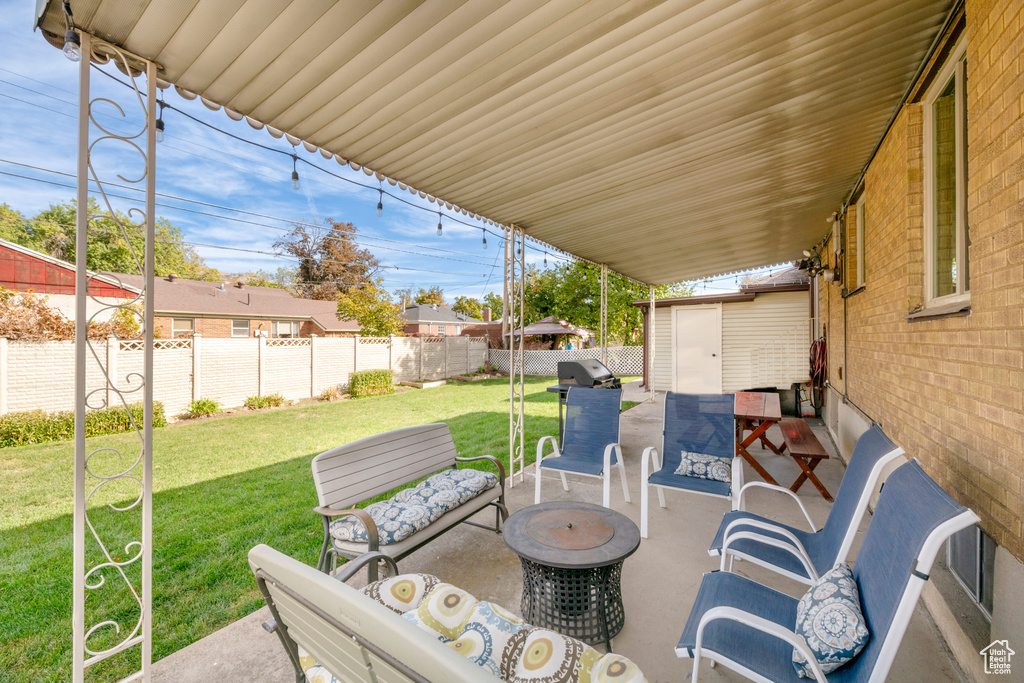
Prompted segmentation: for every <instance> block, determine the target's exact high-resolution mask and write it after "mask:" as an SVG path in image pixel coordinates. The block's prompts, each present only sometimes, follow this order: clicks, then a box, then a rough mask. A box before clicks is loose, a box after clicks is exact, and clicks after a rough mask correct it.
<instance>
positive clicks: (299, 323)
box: [112, 273, 359, 339]
mask: <svg viewBox="0 0 1024 683" xmlns="http://www.w3.org/2000/svg"><path fill="white" fill-rule="evenodd" d="M112 275H115V276H116V277H117V278H119V279H120V280H121V281H122V282H124V283H125V284H126V285H130V286H133V287H141V286H142V276H141V275H132V274H128V273H114V274H112ZM154 293H155V298H154V301H153V305H154V308H155V312H156V315H155V321H154V322H155V325H154V331H155V333H156V334H157V335H158V336H160V337H162V338H164V339H171V338H173V337H187V336H191V335H193V334H200V335H202V336H204V337H239V338H241V337H253V336H263V337H270V338H289V337H308V336H310V335H311V334H316V335H318V336H322V337H342V336H351V335H353V334H358V332H359V325H358V324H357V323H355V322H354V321H352V320H338V317H337V314H336V311H337V308H338V304H337V303H336V302H334V301H316V300H313V299H298V298H296V297H294V296H292V295H291V294H289V293H288V292H287V291H285V290H283V289H277V288H275V287H251V286H249V285H246V284H242V283H234V284H228V283H223V282H204V281H200V280H183V279H181V278H178V277H175V276H173V275H172V276H170V277H160V278H156V280H155V281H154Z"/></svg>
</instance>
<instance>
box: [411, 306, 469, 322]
mask: <svg viewBox="0 0 1024 683" xmlns="http://www.w3.org/2000/svg"><path fill="white" fill-rule="evenodd" d="M404 315H405V322H406V324H408V323H440V324H442V325H447V324H452V325H473V324H475V323H482V322H483V320H478V319H477V318H474V317H472V316H468V315H466V314H464V313H456V312H455V311H453V310H452V309H450V308H448V307H447V306H443V305H438V304H409V305H408V306H406V307H405V313H404Z"/></svg>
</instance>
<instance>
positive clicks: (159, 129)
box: [156, 92, 164, 142]
mask: <svg viewBox="0 0 1024 683" xmlns="http://www.w3.org/2000/svg"><path fill="white" fill-rule="evenodd" d="M157 105H159V107H160V113H159V114H157V117H156V141H157V142H163V141H164V94H163V92H161V93H160V99H159V100H158V101H157Z"/></svg>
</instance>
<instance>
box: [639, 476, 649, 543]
mask: <svg viewBox="0 0 1024 683" xmlns="http://www.w3.org/2000/svg"><path fill="white" fill-rule="evenodd" d="M650 487H651V485H650V484H648V483H647V482H646V481H641V482H640V538H647V496H648V492H647V489H649V488H650Z"/></svg>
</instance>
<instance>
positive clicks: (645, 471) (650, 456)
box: [640, 446, 661, 485]
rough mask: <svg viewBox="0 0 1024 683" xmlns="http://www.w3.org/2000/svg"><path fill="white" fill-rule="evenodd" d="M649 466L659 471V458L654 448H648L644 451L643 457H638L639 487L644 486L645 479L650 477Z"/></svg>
mask: <svg viewBox="0 0 1024 683" xmlns="http://www.w3.org/2000/svg"><path fill="white" fill-rule="evenodd" d="M651 465H655V466H656V467H657V468H658V469H659V470H660V469H661V458H660V457H659V454H658V449H657V448H656V447H655V446H648V447H647V448H645V449H644V453H643V455H641V456H640V484H641V485H644V484H646V483H647V479H648V478H649V477H650V476H651Z"/></svg>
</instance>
